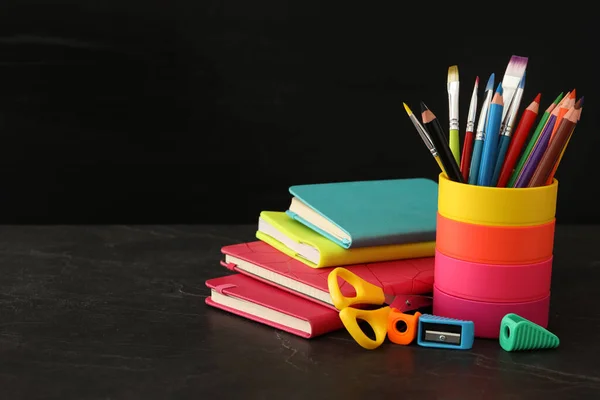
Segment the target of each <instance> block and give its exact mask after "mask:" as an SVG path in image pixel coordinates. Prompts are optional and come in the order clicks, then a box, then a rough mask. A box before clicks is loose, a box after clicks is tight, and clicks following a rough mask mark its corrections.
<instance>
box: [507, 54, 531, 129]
mask: <svg viewBox="0 0 600 400" xmlns="http://www.w3.org/2000/svg"><path fill="white" fill-rule="evenodd" d="M527 62H528V58H527V57H520V56H512V57H511V58H510V62H509V63H508V65H507V66H506V71H505V72H504V77H503V78H502V91H503V92H502V98H503V100H504V104H505V107H504V108H503V110H502V122H501V125H500V132H502V131H503V130H504V125H506V123H507V122H508V120H507V115H508V111H509V110H510V104H511V102H512V99H513V96H514V94H515V92H516V91H517V87H518V86H519V83H520V82H521V78H523V74H524V73H525V70H526V69H527Z"/></svg>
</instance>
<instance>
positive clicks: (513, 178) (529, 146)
mask: <svg viewBox="0 0 600 400" xmlns="http://www.w3.org/2000/svg"><path fill="white" fill-rule="evenodd" d="M563 99H564V97H563V94H562V93H560V94H559V95H558V96H557V97H556V99H554V101H553V102H552V104H550V106H548V108H547V109H546V111H545V112H544V114H542V118H541V119H540V122H539V123H538V125H537V127H536V128H535V131H533V134H532V135H531V139H529V142H528V143H527V146H526V147H525V150H523V154H521V157H520V158H519V162H518V163H517V166H516V167H515V170H514V171H513V173H512V175H511V176H510V180H509V181H508V184H507V185H506V186H507V187H515V182H516V181H517V177H518V176H519V174H520V173H521V171H522V170H523V166H524V165H525V162H526V161H527V159H528V158H529V155H530V154H531V151H532V150H533V146H535V143H536V142H537V140H538V139H539V136H540V134H541V133H542V130H543V129H544V127H545V126H546V123H547V122H548V119H549V118H550V114H551V113H552V111H553V110H554V108H555V107H557V106H558V104H560V102H561V101H562V100H563Z"/></svg>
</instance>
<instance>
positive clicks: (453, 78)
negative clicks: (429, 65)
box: [447, 65, 460, 164]
mask: <svg viewBox="0 0 600 400" xmlns="http://www.w3.org/2000/svg"><path fill="white" fill-rule="evenodd" d="M447 86H448V109H449V113H448V115H449V119H450V136H449V145H450V150H451V151H452V155H453V156H454V160H455V161H456V164H460V138H459V135H458V130H459V123H458V94H459V89H460V83H459V80H458V66H456V65H452V66H451V67H450V68H448V85H447Z"/></svg>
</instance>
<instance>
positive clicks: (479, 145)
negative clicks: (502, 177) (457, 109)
mask: <svg viewBox="0 0 600 400" xmlns="http://www.w3.org/2000/svg"><path fill="white" fill-rule="evenodd" d="M495 77H496V75H495V74H494V73H492V74H491V75H490V77H489V78H488V81H487V84H486V85H485V92H484V94H485V97H484V98H483V99H484V100H483V104H482V105H481V111H480V112H479V121H478V122H477V131H476V132H475V140H474V142H473V154H472V155H471V164H470V166H469V183H470V184H471V185H476V184H477V179H478V176H479V164H480V162H481V152H482V151H483V141H484V139H485V124H486V123H487V116H488V111H489V108H490V103H491V102H492V96H493V95H494V80H495Z"/></svg>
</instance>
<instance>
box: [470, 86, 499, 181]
mask: <svg viewBox="0 0 600 400" xmlns="http://www.w3.org/2000/svg"><path fill="white" fill-rule="evenodd" d="M502 92H503V91H502V82H500V83H499V84H498V88H497V89H496V93H495V94H494V98H493V99H492V103H491V104H490V112H489V116H488V121H487V124H486V127H485V140H484V141H483V152H482V154H481V165H480V166H479V176H478V177H477V185H479V186H491V182H492V174H493V172H494V165H495V163H496V154H497V150H498V136H499V134H500V124H501V123H502V111H503V110H504V100H503V98H502Z"/></svg>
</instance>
